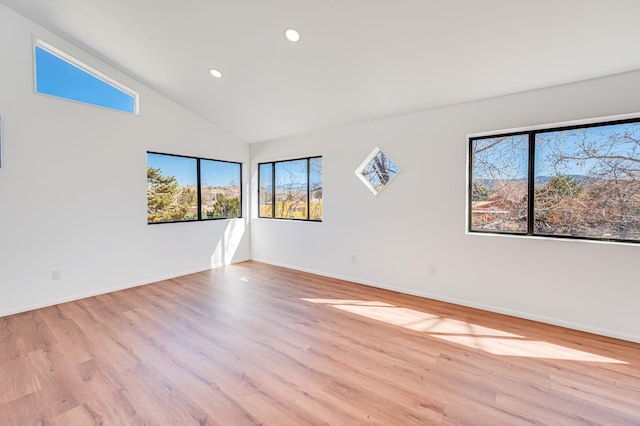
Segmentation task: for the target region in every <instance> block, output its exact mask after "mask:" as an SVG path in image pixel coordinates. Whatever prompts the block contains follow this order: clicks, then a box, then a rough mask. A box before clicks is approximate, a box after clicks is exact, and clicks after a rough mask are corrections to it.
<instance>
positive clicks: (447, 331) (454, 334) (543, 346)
mask: <svg viewBox="0 0 640 426" xmlns="http://www.w3.org/2000/svg"><path fill="white" fill-rule="evenodd" d="M302 300H304V301H305V302H310V303H316V304H323V305H329V306H331V307H333V308H335V309H339V310H341V311H345V312H350V313H352V314H356V315H360V316H363V317H366V318H370V319H374V320H376V321H382V322H385V323H387V324H392V325H396V326H399V327H403V328H406V329H409V330H414V331H419V332H422V333H427V334H429V335H430V336H432V337H435V338H438V339H442V340H446V341H448V342H451V343H455V344H458V345H463V346H466V347H469V348H473V349H478V350H481V351H484V352H487V353H490V354H494V355H501V356H518V357H530V358H543V359H559V360H567V361H583V362H603V363H614V364H627V363H626V362H624V361H619V360H617V359H613V358H607V357H604V356H600V355H595V354H592V353H589V352H584V351H580V350H577V349H572V348H567V347H565V346H561V345H556V344H553V343H549V342H544V341H535V340H527V339H526V338H525V337H523V336H520V335H517V334H513V333H508V332H506V331H502V330H496V329H494V328H489V327H484V326H481V325H477V324H472V323H469V322H466V321H460V320H456V319H452V318H446V317H441V316H438V315H433V314H428V313H426V312H420V311H416V310H414V309H409V308H401V307H398V306H394V305H391V304H389V303H384V302H376V301H366V300H340V299H313V298H303V299H302Z"/></svg>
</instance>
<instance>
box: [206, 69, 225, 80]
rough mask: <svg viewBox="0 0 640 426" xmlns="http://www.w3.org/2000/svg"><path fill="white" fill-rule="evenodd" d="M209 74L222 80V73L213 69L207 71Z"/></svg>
mask: <svg viewBox="0 0 640 426" xmlns="http://www.w3.org/2000/svg"><path fill="white" fill-rule="evenodd" d="M209 74H211V75H212V76H214V77H215V78H222V71H220V70H217V69H215V68H211V69H210V70H209Z"/></svg>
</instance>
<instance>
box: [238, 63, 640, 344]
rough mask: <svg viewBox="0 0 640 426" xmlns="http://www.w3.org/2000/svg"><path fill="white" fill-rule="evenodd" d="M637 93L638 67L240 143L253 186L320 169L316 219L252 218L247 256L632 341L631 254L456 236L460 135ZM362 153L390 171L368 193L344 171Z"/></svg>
mask: <svg viewBox="0 0 640 426" xmlns="http://www.w3.org/2000/svg"><path fill="white" fill-rule="evenodd" d="M638 93H640V72H636V73H631V74H625V75H619V76H613V77H609V78H603V79H598V80H593V81H588V82H582V83H576V84H573V85H567V86H562V87H555V88H550V89H546V90H539V91H534V92H529V93H522V94H516V95H512V96H507V97H501V98H496V99H490V100H484V101H478V102H473V103H468V104H464V105H458V106H453V107H448V108H442V109H437V110H432V111H425V112H421V113H416V114H410V115H404V116H400V117H394V118H388V119H383V120H378V121H373V122H368V123H363V124H357V125H351V126H345V127H340V128H335V129H329V130H324V131H319V132H315V133H312V134H306V135H300V136H296V137H290V138H286V139H282V140H276V141H270V142H265V143H261V144H256V145H252V146H251V158H252V163H253V164H252V178H253V179H254V180H255V178H256V174H257V173H256V164H257V163H258V162H263V161H270V160H281V159H287V158H296V157H302V156H308V155H322V156H323V162H324V172H323V173H324V182H323V197H324V200H323V203H324V221H323V222H322V223H300V222H290V221H274V220H269V219H255V218H254V219H252V240H251V241H252V256H253V258H254V259H255V260H259V261H263V262H267V263H273V264H278V265H283V266H288V267H292V268H296V269H301V270H306V271H311V272H316V273H320V274H324V275H329V276H334V277H339V278H345V279H349V280H353V281H356V282H361V283H366V284H370V285H375V286H379V287H384V288H390V289H394V290H399V291H402V292H407V293H412V294H417V295H423V296H427V297H432V298H435V299H441V300H447V301H453V302H455V303H459V304H463V305H469V306H476V307H481V308H485V309H488V310H492V311H498V312H504V313H509V314H514V315H517V316H521V317H525V318H531V319H537V320H541V321H544V322H549V323H555V324H559V325H565V326H569V327H572V328H576V329H583V330H587V331H593V332H596V333H600V334H604V335H610V336H614V337H619V338H623V339H628V340H633V341H638V342H640V309H638V300H640V280H639V279H638V277H639V276H640V261H638V259H640V245H638V246H632V245H622V244H606V243H590V242H578V241H563V240H550V239H546V240H544V239H531V238H521V237H520V238H518V237H501V236H481V235H467V234H465V215H466V211H465V200H466V194H465V188H466V177H465V174H466V149H467V141H466V135H467V134H471V133H477V132H484V131H490V130H500V129H508V128H517V127H524V126H532V125H540V124H545V123H555V122H561V121H568V120H577V119H586V118H593V117H600V116H609V115H616V114H626V113H633V112H640V98H639V97H638V95H637V94H638ZM376 145H377V146H379V147H380V148H382V149H383V150H384V151H385V152H386V153H387V154H388V155H389V156H390V157H391V158H392V159H393V160H394V161H395V162H396V163H397V164H398V165H399V166H400V167H401V168H402V170H401V171H400V173H399V174H398V175H397V176H396V178H395V179H394V181H392V182H391V184H390V186H389V187H388V188H387V189H385V191H383V192H382V193H381V194H379V195H378V196H377V197H374V196H373V195H372V194H371V193H370V192H369V191H368V190H367V189H366V188H365V187H364V185H363V184H362V183H361V182H360V181H359V180H358V179H357V178H356V176H355V175H354V170H355V169H356V167H357V166H358V165H360V163H361V162H362V160H363V159H364V158H365V157H366V156H367V154H369V152H370V151H371V150H372V149H373V148H374V147H375V146H376ZM254 188H255V186H254ZM254 191H255V189H254ZM254 203H255V201H254ZM252 215H253V216H255V215H256V206H255V205H254V206H252ZM352 254H356V255H357V260H358V261H357V263H355V264H354V263H352V262H351V255H352ZM432 268H435V269H434V270H433V271H432ZM432 272H433V273H432Z"/></svg>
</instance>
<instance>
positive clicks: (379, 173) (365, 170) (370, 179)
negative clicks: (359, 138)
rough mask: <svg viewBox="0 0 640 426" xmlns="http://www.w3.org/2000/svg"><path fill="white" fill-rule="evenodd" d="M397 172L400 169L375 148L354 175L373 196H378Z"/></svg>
mask: <svg viewBox="0 0 640 426" xmlns="http://www.w3.org/2000/svg"><path fill="white" fill-rule="evenodd" d="M399 171H400V167H398V165H397V164H396V163H394V162H393V160H392V159H391V158H390V157H389V156H388V155H387V154H385V153H384V152H383V151H382V150H381V149H380V148H378V147H375V148H374V149H373V151H371V154H369V155H368V156H367V158H365V160H364V161H363V162H362V164H360V167H358V168H357V169H356V171H355V174H356V176H358V178H359V179H360V180H361V181H362V183H364V185H365V186H366V187H367V188H368V189H369V191H371V193H372V194H373V195H378V194H379V193H380V192H382V190H383V189H384V188H386V186H387V185H388V184H389V182H391V180H392V179H393V178H394V177H395V176H396V174H398V172H399Z"/></svg>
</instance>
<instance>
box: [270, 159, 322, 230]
mask: <svg viewBox="0 0 640 426" xmlns="http://www.w3.org/2000/svg"><path fill="white" fill-rule="evenodd" d="M316 158H320V159H322V155H313V156H310V157H300V158H291V159H287V160H277V161H265V162H262V163H258V197H257V198H258V218H259V219H274V220H293V221H296V222H322V220H323V218H322V216H321V217H320V219H311V167H310V166H311V160H313V159H316ZM301 160H306V163H307V217H306V218H295V217H276V164H280V163H289V162H295V161H301ZM269 164H270V165H271V216H262V215H261V213H262V210H261V208H260V196H261V192H262V191H261V183H262V179H261V175H262V167H261V166H263V165H269ZM323 165H324V163H323ZM321 177H322V176H321Z"/></svg>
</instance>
